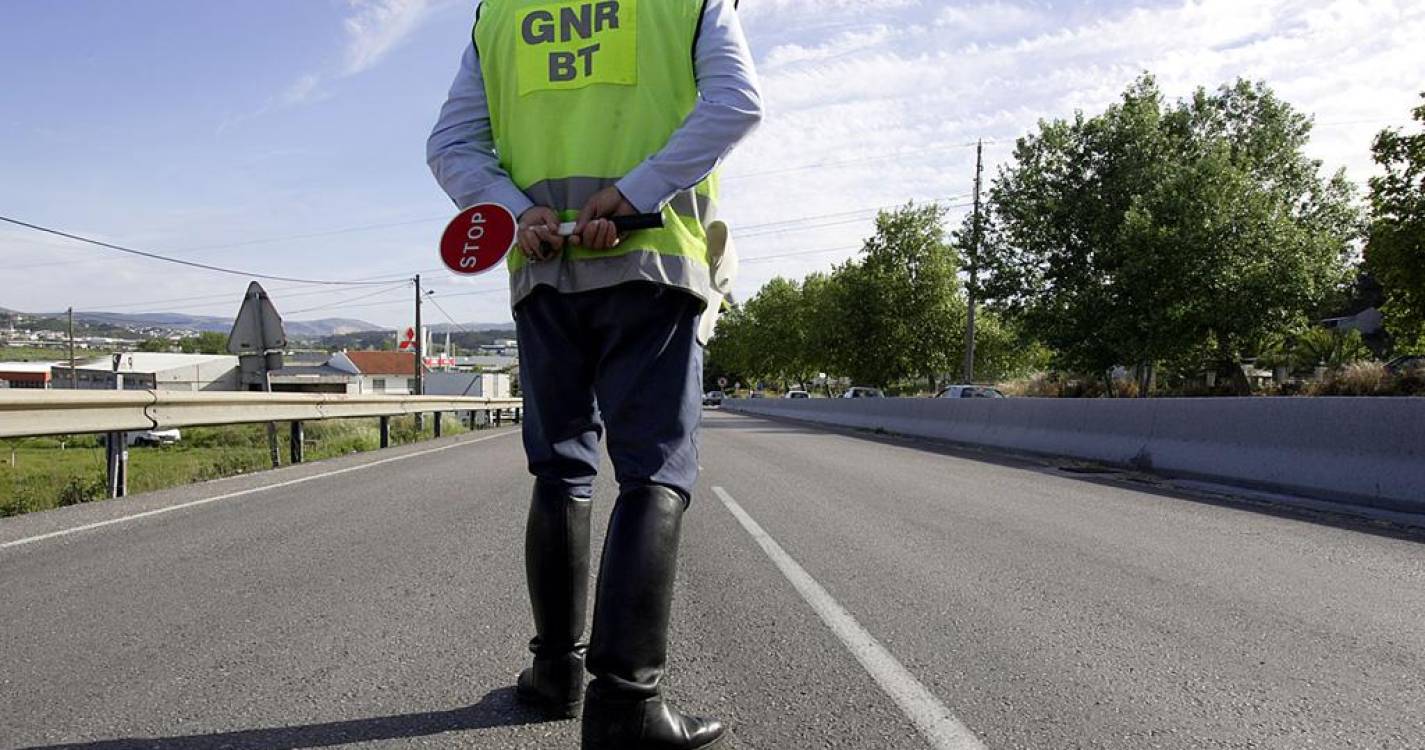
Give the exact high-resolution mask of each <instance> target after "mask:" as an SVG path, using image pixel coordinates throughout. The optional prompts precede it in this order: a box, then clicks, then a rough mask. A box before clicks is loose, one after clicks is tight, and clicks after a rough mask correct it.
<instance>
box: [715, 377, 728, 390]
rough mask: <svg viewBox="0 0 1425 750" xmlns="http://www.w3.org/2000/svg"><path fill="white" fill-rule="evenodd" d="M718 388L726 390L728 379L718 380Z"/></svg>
mask: <svg viewBox="0 0 1425 750" xmlns="http://www.w3.org/2000/svg"><path fill="white" fill-rule="evenodd" d="M717 387H719V388H726V387H727V378H718V379H717Z"/></svg>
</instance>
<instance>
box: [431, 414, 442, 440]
mask: <svg viewBox="0 0 1425 750" xmlns="http://www.w3.org/2000/svg"><path fill="white" fill-rule="evenodd" d="M440 417H441V413H440V412H435V413H434V414H432V415H431V418H432V423H431V429H432V430H434V431H435V437H440Z"/></svg>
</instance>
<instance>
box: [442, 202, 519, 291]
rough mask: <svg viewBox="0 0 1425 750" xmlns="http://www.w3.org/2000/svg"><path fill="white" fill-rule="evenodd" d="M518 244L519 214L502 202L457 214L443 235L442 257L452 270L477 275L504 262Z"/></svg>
mask: <svg viewBox="0 0 1425 750" xmlns="http://www.w3.org/2000/svg"><path fill="white" fill-rule="evenodd" d="M514 246H515V215H514V214H512V213H510V210H509V209H508V208H505V207H504V206H501V205H499V204H498V203H479V204H476V205H474V206H471V207H470V208H467V209H465V210H464V211H461V212H460V213H459V214H456V216H455V218H454V219H451V220H450V223H449V224H448V225H446V227H445V234H443V235H441V238H440V259H441V260H442V261H445V266H446V268H449V269H450V270H451V271H453V272H455V273H458V274H462V275H466V276H474V275H476V274H481V273H484V272H486V271H488V270H490V269H491V268H494V267H495V266H498V265H499V264H500V261H502V260H504V259H505V256H506V255H507V254H509V252H510V249H511V248H513V247H514Z"/></svg>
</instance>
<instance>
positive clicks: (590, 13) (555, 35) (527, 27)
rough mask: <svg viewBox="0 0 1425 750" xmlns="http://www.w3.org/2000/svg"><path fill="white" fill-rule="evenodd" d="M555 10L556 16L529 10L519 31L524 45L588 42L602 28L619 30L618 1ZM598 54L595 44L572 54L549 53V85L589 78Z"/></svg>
mask: <svg viewBox="0 0 1425 750" xmlns="http://www.w3.org/2000/svg"><path fill="white" fill-rule="evenodd" d="M558 10H559V12H558V14H557V16H556V14H555V13H554V11H552V10H534V11H530V13H529V15H527V16H525V17H524V23H523V24H522V28H521V29H520V33H521V35H522V36H523V37H524V43H525V44H528V45H530V46H531V47H534V46H538V45H541V44H556V43H557V44H568V43H569V42H571V41H574V40H585V41H587V40H589V39H590V38H592V37H593V36H594V35H595V34H598V33H599V32H602V31H604V30H605V29H617V28H618V27H619V17H618V14H619V3H618V0H600V1H599V2H591V3H585V4H583V5H577V6H573V7H565V8H559V9H558ZM598 51H599V45H598V44H590V45H588V46H586V47H582V48H580V49H578V50H576V51H573V52H567V51H559V52H550V53H549V80H550V82H551V83H562V82H567V81H573V80H575V79H576V78H578V77H579V76H580V75H583V76H585V77H588V76H592V75H593V74H594V55H595V54H596V53H597V52H598Z"/></svg>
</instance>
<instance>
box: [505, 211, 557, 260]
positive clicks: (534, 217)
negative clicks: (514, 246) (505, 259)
mask: <svg viewBox="0 0 1425 750" xmlns="http://www.w3.org/2000/svg"><path fill="white" fill-rule="evenodd" d="M516 237H517V238H518V239H519V244H520V250H522V251H524V257H526V258H529V259H530V260H533V261H542V260H549V259H550V258H553V257H555V256H557V255H559V251H560V250H563V249H564V238H563V237H560V236H559V215H558V214H556V213H554V209H552V208H548V207H547V206H535V207H533V208H531V209H529V210H527V211H525V212H524V213H522V214H520V225H519V232H518V233H517V235H516Z"/></svg>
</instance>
